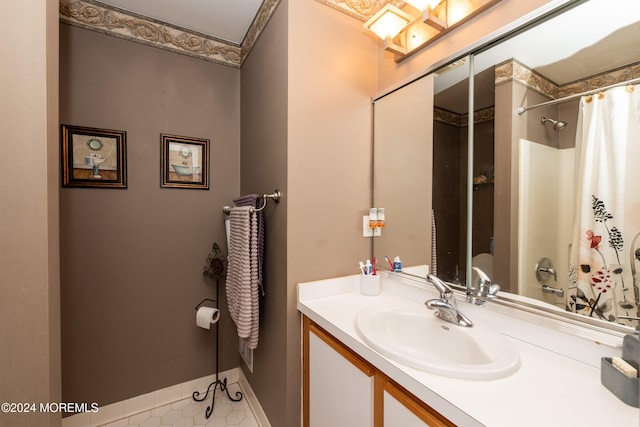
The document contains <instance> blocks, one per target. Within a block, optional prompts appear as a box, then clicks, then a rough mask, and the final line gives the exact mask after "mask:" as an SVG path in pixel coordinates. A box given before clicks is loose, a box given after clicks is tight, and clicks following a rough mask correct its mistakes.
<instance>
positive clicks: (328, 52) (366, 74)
mask: <svg viewBox="0 0 640 427" xmlns="http://www.w3.org/2000/svg"><path fill="white" fill-rule="evenodd" d="M329 29H330V30H329ZM318 35H322V36H321V37H319V36H318ZM376 49H377V47H376V45H375V44H374V43H371V41H370V40H369V39H368V38H366V37H362V27H361V23H360V22H359V21H356V20H354V19H353V18H350V17H348V16H346V15H344V14H342V13H339V12H337V11H335V10H333V9H330V8H328V7H326V6H324V5H322V4H321V3H318V2H317V1H314V0H296V1H295V2H289V1H286V0H283V1H282V3H281V4H280V6H279V7H278V10H277V11H276V13H275V15H274V17H273V18H272V19H271V21H270V22H269V24H268V26H267V29H266V31H265V32H264V33H263V34H262V35H261V36H260V39H259V40H258V43H257V44H256V46H255V47H254V49H253V50H252V52H251V54H250V55H249V57H248V59H247V60H246V61H245V63H244V64H243V68H242V179H241V181H242V184H241V188H242V192H243V193H248V192H258V193H260V192H264V191H271V190H273V188H275V187H277V188H279V189H280V190H283V200H282V202H281V203H280V205H278V206H269V207H267V221H268V222H267V229H266V232H267V242H268V245H270V246H268V249H267V250H268V252H267V256H268V259H267V260H266V266H265V271H266V288H267V289H266V292H267V295H266V297H265V305H264V311H263V312H262V313H261V316H262V319H263V322H262V326H261V327H262V329H261V332H260V334H261V338H260V344H259V346H258V349H257V350H256V352H255V353H254V373H253V374H250V373H248V372H246V374H247V376H248V378H249V381H250V383H251V386H252V388H253V389H254V391H255V392H256V394H257V396H258V398H259V400H260V402H261V404H262V406H263V408H264V410H265V412H266V413H267V416H268V417H269V420H270V422H271V425H273V426H296V425H300V416H301V413H300V409H301V406H300V397H301V396H300V390H301V384H300V323H299V322H300V320H299V314H298V312H297V309H296V284H297V283H299V282H303V281H308V280H317V279H322V278H328V277H335V276H342V275H348V274H354V273H355V272H356V270H355V266H357V260H358V259H362V258H365V257H367V256H368V254H369V253H370V241H369V240H367V239H365V238H363V237H362V236H361V233H362V225H361V224H362V222H361V221H362V219H361V216H362V215H363V214H364V213H365V212H367V209H368V207H369V204H370V198H371V134H370V130H371V96H372V95H373V93H374V91H375V81H376V75H375V71H374V70H375V58H376Z"/></svg>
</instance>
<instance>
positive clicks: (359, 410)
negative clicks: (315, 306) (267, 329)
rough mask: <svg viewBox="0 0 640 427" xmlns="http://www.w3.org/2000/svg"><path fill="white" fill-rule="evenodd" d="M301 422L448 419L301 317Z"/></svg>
mask: <svg viewBox="0 0 640 427" xmlns="http://www.w3.org/2000/svg"><path fill="white" fill-rule="evenodd" d="M302 343H303V344H302V346H303V425H304V427H333V426H350V427H359V426H362V427H372V426H373V427H383V426H387V427H397V426H403V427H424V426H430V427H451V426H454V424H453V423H451V422H450V421H448V420H447V419H446V418H444V417H443V416H442V415H440V414H439V413H437V412H436V411H435V410H433V409H432V408H431V407H429V406H428V405H426V404H425V403H424V402H422V401H421V400H420V399H418V398H416V397H415V396H414V395H413V394H411V393H410V392H408V391H407V390H405V389H404V388H402V387H401V386H400V385H398V384H397V383H395V382H394V381H393V380H392V379H391V378H389V377H387V376H386V375H385V374H384V373H382V372H381V371H379V370H378V369H377V368H376V367H375V366H373V365H371V364H370V363H369V362H367V361H366V360H364V359H363V358H362V357H360V356H359V355H357V354H356V353H354V352H353V351H351V350H350V349H349V348H348V347H346V346H345V345H344V344H342V343H341V342H340V341H338V340H337V339H336V338H334V337H333V336H332V335H331V334H329V333H328V332H327V331H325V330H324V329H322V328H321V327H320V326H318V325H317V324H315V323H314V322H313V321H311V320H310V319H309V318H307V317H304V316H303V340H302Z"/></svg>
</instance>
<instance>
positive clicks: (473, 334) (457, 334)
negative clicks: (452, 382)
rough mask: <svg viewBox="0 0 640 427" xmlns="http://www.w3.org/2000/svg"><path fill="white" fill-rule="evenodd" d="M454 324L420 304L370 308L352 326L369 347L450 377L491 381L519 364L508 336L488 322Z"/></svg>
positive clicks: (516, 367)
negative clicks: (465, 324) (469, 324)
mask: <svg viewBox="0 0 640 427" xmlns="http://www.w3.org/2000/svg"><path fill="white" fill-rule="evenodd" d="M471 320H472V321H473V322H474V326H473V327H472V328H466V327H462V326H457V325H454V324H451V323H448V322H445V321H443V320H441V319H438V318H437V317H435V316H434V315H433V311H431V310H429V309H427V308H426V307H424V308H423V307H420V306H410V305H407V306H392V307H374V308H370V309H366V310H363V311H361V312H360V313H358V315H357V316H356V325H355V326H356V331H357V332H358V335H359V336H360V338H362V340H363V341H364V342H365V343H366V344H367V345H368V346H369V347H371V348H372V349H374V350H375V351H377V352H378V353H380V354H382V355H383V356H386V357H388V358H389V359H391V360H394V361H396V362H400V363H402V364H405V365H407V366H410V367H412V368H416V369H420V370H422V371H426V372H430V373H433V374H438V375H443V376H447V377H452V378H463V379H473V380H491V379H498V378H503V377H506V376H509V375H511V374H513V373H514V372H516V371H517V370H518V368H519V367H520V354H519V353H518V350H517V349H516V347H515V346H514V345H513V343H512V342H511V341H509V339H508V338H506V337H505V336H503V335H502V334H500V333H499V332H497V331H495V330H493V329H492V328H490V327H489V326H486V325H481V324H477V322H475V320H474V319H471Z"/></svg>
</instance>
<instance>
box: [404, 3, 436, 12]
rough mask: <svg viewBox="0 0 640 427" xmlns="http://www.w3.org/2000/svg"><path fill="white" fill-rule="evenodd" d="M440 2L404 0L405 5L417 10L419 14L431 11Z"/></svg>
mask: <svg viewBox="0 0 640 427" xmlns="http://www.w3.org/2000/svg"><path fill="white" fill-rule="evenodd" d="M440 1H441V0H405V3H408V4H410V5H411V6H413V7H415V8H416V9H418V10H419V11H420V12H423V11H425V10H427V8H430V9H433V8H434V7H436V6H437V5H438V4H440Z"/></svg>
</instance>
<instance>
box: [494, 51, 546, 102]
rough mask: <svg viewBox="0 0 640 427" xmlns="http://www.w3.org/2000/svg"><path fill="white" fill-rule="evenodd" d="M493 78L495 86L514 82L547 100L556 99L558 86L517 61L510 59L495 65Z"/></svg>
mask: <svg viewBox="0 0 640 427" xmlns="http://www.w3.org/2000/svg"><path fill="white" fill-rule="evenodd" d="M495 76H496V78H495V84H496V86H498V85H500V84H503V83H507V82H510V81H516V82H518V83H521V84H523V85H524V86H526V87H528V88H530V89H533V90H535V91H536V92H539V93H541V94H542V95H546V96H547V97H549V98H552V99H555V98H557V97H558V85H556V84H555V83H553V82H552V81H551V80H548V79H547V78H546V77H544V76H543V75H541V74H538V73H537V72H535V71H534V70H532V69H531V68H529V67H527V66H526V65H524V64H523V63H521V62H519V61H518V60H517V59H510V60H507V61H505V62H503V63H501V64H498V65H496V68H495Z"/></svg>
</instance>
